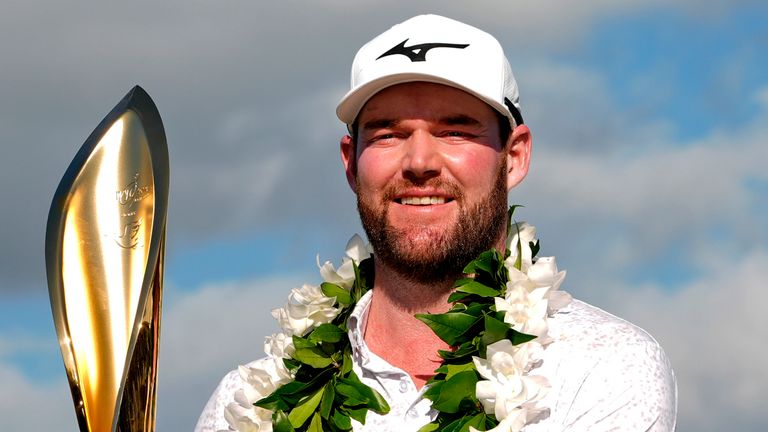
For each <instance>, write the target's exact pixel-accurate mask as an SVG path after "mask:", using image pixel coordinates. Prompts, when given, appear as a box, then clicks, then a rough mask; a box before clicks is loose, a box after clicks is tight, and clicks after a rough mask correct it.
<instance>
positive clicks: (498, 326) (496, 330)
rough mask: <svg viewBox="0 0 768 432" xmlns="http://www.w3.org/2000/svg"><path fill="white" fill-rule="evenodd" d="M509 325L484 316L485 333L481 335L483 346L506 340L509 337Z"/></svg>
mask: <svg viewBox="0 0 768 432" xmlns="http://www.w3.org/2000/svg"><path fill="white" fill-rule="evenodd" d="M510 328H511V327H510V325H509V324H507V323H505V322H503V321H499V320H497V319H496V318H493V317H492V316H490V315H486V316H485V332H484V333H483V344H485V346H488V345H490V344H492V343H494V342H498V341H500V340H502V339H506V338H507V337H508V336H509V335H508V332H509V330H510Z"/></svg>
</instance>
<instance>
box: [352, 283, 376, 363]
mask: <svg viewBox="0 0 768 432" xmlns="http://www.w3.org/2000/svg"><path fill="white" fill-rule="evenodd" d="M372 296H373V291H372V290H369V291H368V292H367V293H365V295H363V297H361V298H360V300H359V301H358V302H357V304H356V305H355V308H354V309H353V310H352V314H351V315H350V316H349V319H348V320H347V326H348V327H349V330H348V334H349V342H350V344H351V345H352V356H353V358H354V359H355V360H356V361H357V362H358V363H359V364H361V365H363V364H365V363H367V362H368V360H369V359H370V357H371V352H370V350H368V345H366V343H365V326H366V324H368V311H369V310H370V308H371V298H372Z"/></svg>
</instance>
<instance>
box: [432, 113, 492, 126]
mask: <svg viewBox="0 0 768 432" xmlns="http://www.w3.org/2000/svg"><path fill="white" fill-rule="evenodd" d="M440 123H442V124H446V125H449V126H482V123H480V121H479V120H477V119H475V118H474V117H470V116H468V115H465V114H457V115H452V116H448V117H442V118H441V119H440Z"/></svg>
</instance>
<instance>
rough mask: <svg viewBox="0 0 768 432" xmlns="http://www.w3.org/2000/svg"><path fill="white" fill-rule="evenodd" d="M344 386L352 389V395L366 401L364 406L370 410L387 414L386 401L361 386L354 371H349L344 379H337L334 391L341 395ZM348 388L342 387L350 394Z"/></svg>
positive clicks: (377, 393) (374, 392)
mask: <svg viewBox="0 0 768 432" xmlns="http://www.w3.org/2000/svg"><path fill="white" fill-rule="evenodd" d="M344 385H346V386H348V387H349V388H354V393H355V394H356V395H358V394H359V395H362V399H364V400H366V405H367V406H368V408H370V409H371V410H373V411H376V412H377V413H379V414H386V413H388V412H389V404H388V403H387V401H386V400H385V399H384V398H383V397H382V396H381V395H380V394H379V392H377V391H376V390H374V389H372V388H370V387H368V386H367V385H365V384H363V383H362V382H361V381H360V378H358V377H357V375H356V374H355V372H354V371H350V372H349V376H347V377H346V378H344V377H342V378H339V384H337V385H336V391H337V392H339V393H342V390H341V388H342V386H344ZM349 388H347V387H344V389H345V390H347V391H350V392H351V390H350V389H349Z"/></svg>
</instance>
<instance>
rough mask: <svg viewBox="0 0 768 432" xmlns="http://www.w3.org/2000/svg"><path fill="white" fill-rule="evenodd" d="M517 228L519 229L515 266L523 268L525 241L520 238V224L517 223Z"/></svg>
mask: <svg viewBox="0 0 768 432" xmlns="http://www.w3.org/2000/svg"><path fill="white" fill-rule="evenodd" d="M514 225H515V228H514V229H515V230H517V245H516V246H515V247H517V258H515V268H516V269H518V270H521V271H522V269H523V242H522V240H520V225H519V224H518V223H515V224H514Z"/></svg>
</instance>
